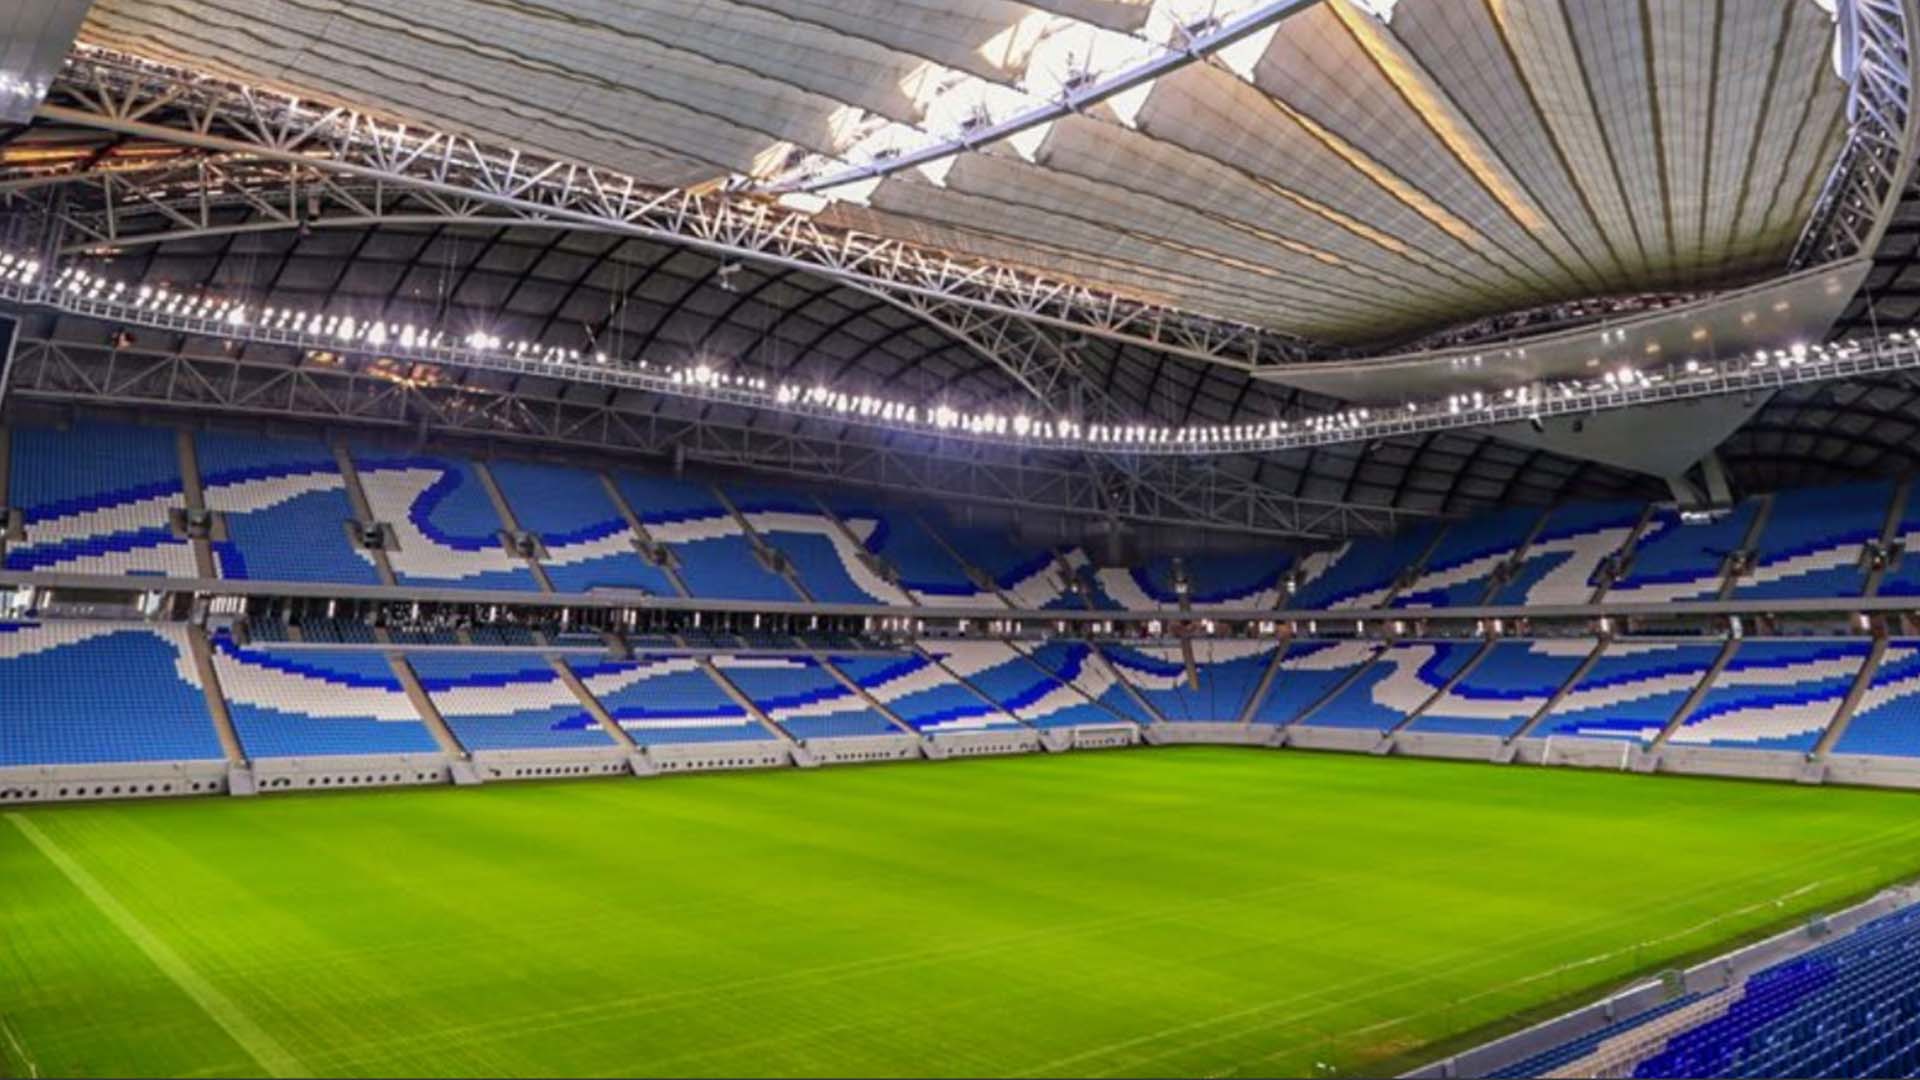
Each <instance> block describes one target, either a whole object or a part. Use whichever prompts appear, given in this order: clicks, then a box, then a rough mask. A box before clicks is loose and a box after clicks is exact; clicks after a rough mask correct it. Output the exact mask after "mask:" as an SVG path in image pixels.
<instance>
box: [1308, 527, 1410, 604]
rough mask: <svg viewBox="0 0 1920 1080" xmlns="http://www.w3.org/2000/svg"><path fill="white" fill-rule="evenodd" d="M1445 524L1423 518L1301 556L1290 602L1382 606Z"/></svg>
mask: <svg viewBox="0 0 1920 1080" xmlns="http://www.w3.org/2000/svg"><path fill="white" fill-rule="evenodd" d="M1442 527H1443V526H1441V525H1440V524H1439V523H1437V522H1422V523H1420V524H1418V525H1413V526H1410V527H1408V528H1406V529H1403V530H1401V531H1400V532H1398V533H1396V534H1394V535H1393V536H1389V537H1385V538H1381V539H1375V538H1367V539H1363V540H1352V541H1349V542H1347V543H1346V544H1343V545H1341V546H1340V547H1338V548H1335V549H1333V550H1332V551H1324V552H1315V553H1314V554H1312V555H1309V556H1307V557H1306V558H1304V559H1302V560H1300V579H1301V580H1300V589H1299V591H1298V592H1297V593H1296V594H1295V595H1294V598H1293V602H1292V604H1290V605H1289V606H1291V607H1293V608H1295V609H1298V610H1301V611H1330V610H1338V609H1341V608H1374V607H1379V606H1380V605H1381V604H1382V603H1383V602H1385V601H1386V599H1387V595H1388V594H1389V593H1391V592H1392V591H1393V587H1394V584H1395V582H1396V581H1398V580H1399V578H1400V574H1401V572H1402V571H1404V570H1406V569H1407V568H1408V567H1410V566H1413V565H1414V564H1415V563H1417V562H1418V561H1419V560H1420V556H1421V555H1423V554H1425V552H1426V550H1427V548H1428V547H1429V546H1430V545H1431V544H1432V543H1433V538H1434V536H1435V534H1437V533H1438V532H1439V531H1440V529H1441V528H1442Z"/></svg>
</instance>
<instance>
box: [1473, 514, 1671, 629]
mask: <svg viewBox="0 0 1920 1080" xmlns="http://www.w3.org/2000/svg"><path fill="white" fill-rule="evenodd" d="M1645 510H1646V508H1645V507H1644V506H1643V505H1641V504H1640V503H1575V504H1573V505H1570V506H1563V507H1560V508H1559V509H1557V510H1555V511H1553V513H1552V514H1550V515H1548V517H1547V520H1546V523H1545V524H1544V525H1542V526H1541V527H1540V531H1539V533H1538V534H1536V535H1535V536H1534V538H1533V543H1531V544H1529V545H1527V550H1526V553H1525V554H1524V555H1523V556H1522V558H1521V561H1520V562H1519V563H1518V564H1516V566H1515V569H1514V572H1513V575H1512V576H1511V577H1509V578H1508V579H1507V580H1506V582H1505V583H1503V584H1502V585H1501V586H1500V588H1499V590H1498V591H1497V592H1496V593H1495V595H1494V597H1493V601H1492V602H1493V603H1495V604H1502V605H1525V606H1544V605H1548V604H1584V603H1587V602H1588V601H1589V600H1591V599H1592V598H1593V596H1594V591H1595V589H1596V588H1598V586H1599V585H1600V571H1601V568H1602V567H1603V566H1604V565H1605V563H1606V561H1607V559H1608V558H1610V557H1611V556H1613V555H1614V554H1615V553H1617V552H1619V551H1620V550H1621V549H1622V548H1624V547H1626V545H1627V541H1628V540H1630V539H1631V538H1632V537H1633V530H1634V528H1635V526H1637V525H1638V524H1639V523H1640V517H1641V515H1642V514H1643V513H1644V512H1645Z"/></svg>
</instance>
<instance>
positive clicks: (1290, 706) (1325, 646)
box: [1252, 641, 1384, 724]
mask: <svg viewBox="0 0 1920 1080" xmlns="http://www.w3.org/2000/svg"><path fill="white" fill-rule="evenodd" d="M1383 648H1384V646H1382V645H1380V644H1379V643H1378V642H1373V641H1295V642H1292V643H1291V644H1289V645H1288V646H1287V652H1286V655H1284V656H1282V657H1281V658H1280V664H1279V667H1278V669H1277V670H1275V672H1274V676H1273V683H1272V685H1270V686H1269V687H1268V688H1267V695H1266V697H1264V698H1262V699H1261V700H1260V703H1259V704H1258V705H1256V706H1254V710H1253V716H1252V720H1253V722H1254V723H1256V724H1291V723H1293V722H1294V721H1296V720H1299V719H1300V718H1301V717H1302V716H1303V715H1305V714H1306V712H1307V710H1309V709H1311V708H1313V707H1314V706H1315V705H1318V704H1319V703H1320V702H1321V701H1322V700H1324V699H1325V698H1326V696H1327V695H1328V694H1331V693H1333V692H1334V691H1335V690H1336V689H1338V688H1339V686H1340V684H1341V683H1342V682H1345V681H1346V680H1347V679H1348V678H1349V677H1351V676H1352V675H1353V674H1354V673H1355V672H1357V671H1359V670H1360V669H1361V668H1364V667H1366V666H1367V665H1369V664H1371V663H1373V661H1374V659H1375V658H1377V657H1378V656H1379V655H1380V652H1381V650H1382V649H1383Z"/></svg>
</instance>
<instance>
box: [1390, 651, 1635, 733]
mask: <svg viewBox="0 0 1920 1080" xmlns="http://www.w3.org/2000/svg"><path fill="white" fill-rule="evenodd" d="M1597 646H1598V642H1596V641H1594V640H1593V639H1591V638H1557V639H1552V640H1547V641H1501V642H1496V643H1495V644H1494V645H1493V647H1492V649H1490V650H1489V651H1488V652H1487V655H1486V656H1484V657H1482V658H1481V660H1480V662H1479V663H1477V664H1475V665H1474V666H1473V670H1472V671H1471V672H1469V673H1468V674H1467V675H1466V676H1465V677H1463V678H1461V679H1460V681H1458V682H1456V683H1454V684H1453V686H1452V687H1451V688H1450V689H1449V690H1448V691H1447V692H1446V693H1445V694H1443V695H1441V697H1440V698H1439V699H1438V700H1437V701H1435V702H1434V703H1433V704H1432V705H1430V706H1428V707H1427V709H1426V711H1425V712H1422V713H1421V714H1420V716H1419V718H1418V719H1416V720H1414V722H1413V724H1412V725H1411V726H1410V727H1409V728H1408V730H1410V731H1435V732H1446V733H1449V734H1454V735H1499V736H1501V737H1502V738H1510V737H1512V736H1513V735H1516V734H1518V733H1519V731H1520V729H1521V728H1522V727H1524V726H1525V725H1526V722H1527V721H1528V720H1530V719H1532V718H1533V716H1534V714H1536V713H1538V712H1539V711H1540V710H1541V709H1542V708H1544V707H1545V706H1546V704H1547V702H1549V701H1551V700H1552V699H1553V695H1554V694H1555V693H1556V692H1558V691H1559V689H1560V688H1561V687H1562V686H1565V685H1566V683H1567V680H1568V679H1570V678H1572V677H1573V674H1574V672H1576V671H1578V670H1579V669H1580V665H1581V663H1583V662H1584V661H1585V660H1586V659H1587V657H1589V656H1591V655H1592V654H1593V650H1594V649H1595V648H1596V647H1597Z"/></svg>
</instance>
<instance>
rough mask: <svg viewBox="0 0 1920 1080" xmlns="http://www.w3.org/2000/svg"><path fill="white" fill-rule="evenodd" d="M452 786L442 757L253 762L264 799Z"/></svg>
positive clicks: (282, 759) (255, 781)
mask: <svg viewBox="0 0 1920 1080" xmlns="http://www.w3.org/2000/svg"><path fill="white" fill-rule="evenodd" d="M452 782H453V774H452V769H451V765H450V764H449V762H448V761H447V759H446V757H445V756H443V755H440V754H395V755H378V756H367V757H311V758H261V759H259V760H256V761H255V762H253V783H254V787H255V789H256V790H257V791H258V792H259V793H260V794H263V795H271V794H275V793H279V792H289V791H333V790H337V789H340V788H367V787H399V786H404V785H415V784H449V783H452Z"/></svg>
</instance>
